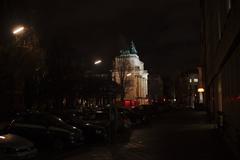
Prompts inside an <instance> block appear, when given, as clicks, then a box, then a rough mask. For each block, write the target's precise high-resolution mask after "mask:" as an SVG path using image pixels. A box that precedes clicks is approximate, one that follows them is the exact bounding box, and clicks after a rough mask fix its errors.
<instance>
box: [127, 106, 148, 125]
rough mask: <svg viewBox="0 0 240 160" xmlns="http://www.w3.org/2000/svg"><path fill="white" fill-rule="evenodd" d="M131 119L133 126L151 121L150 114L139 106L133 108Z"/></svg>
mask: <svg viewBox="0 0 240 160" xmlns="http://www.w3.org/2000/svg"><path fill="white" fill-rule="evenodd" d="M129 117H130V120H131V122H132V124H133V126H139V125H144V124H148V123H149V118H150V117H149V115H148V114H147V113H146V112H145V111H144V110H143V109H142V108H140V107H139V106H138V107H134V108H132V109H131V114H130V116H129Z"/></svg>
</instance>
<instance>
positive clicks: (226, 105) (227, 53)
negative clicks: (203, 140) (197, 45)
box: [201, 0, 240, 153]
mask: <svg viewBox="0 0 240 160" xmlns="http://www.w3.org/2000/svg"><path fill="white" fill-rule="evenodd" d="M201 10H202V15H201V16H202V29H201V37H202V38H201V39H202V40H201V43H202V53H203V64H204V66H205V68H204V70H205V88H206V91H207V92H206V98H207V105H208V109H209V113H210V116H211V120H213V122H216V124H217V126H218V127H219V128H223V130H224V133H225V135H226V136H225V137H228V138H227V140H228V141H229V142H230V143H229V144H232V148H234V150H235V151H237V152H235V153H239V151H240V147H239V144H240V132H239V130H240V85H239V81H240V72H239V70H240V54H239V53H240V21H239V19H240V1H238V0H221V1H217V0H215V1H209V0H202V1H201Z"/></svg>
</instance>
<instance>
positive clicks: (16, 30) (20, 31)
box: [12, 26, 25, 35]
mask: <svg viewBox="0 0 240 160" xmlns="http://www.w3.org/2000/svg"><path fill="white" fill-rule="evenodd" d="M24 30H25V27H24V26H18V27H16V28H14V29H13V31H12V33H13V34H14V35H18V34H21V33H23V32H24Z"/></svg>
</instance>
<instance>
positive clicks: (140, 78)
mask: <svg viewBox="0 0 240 160" xmlns="http://www.w3.org/2000/svg"><path fill="white" fill-rule="evenodd" d="M120 53H121V54H120V55H119V56H117V57H115V60H114V62H113V70H112V78H113V81H115V82H116V83H118V84H119V85H120V86H121V87H122V88H124V89H123V90H124V96H123V97H121V95H120V96H119V97H118V100H119V101H120V100H124V101H135V102H136V103H137V104H139V105H141V104H148V71H147V70H144V63H143V62H142V61H140V59H139V56H138V55H137V51H136V49H135V46H134V44H133V42H132V43H131V47H130V48H129V49H125V50H121V51H120Z"/></svg>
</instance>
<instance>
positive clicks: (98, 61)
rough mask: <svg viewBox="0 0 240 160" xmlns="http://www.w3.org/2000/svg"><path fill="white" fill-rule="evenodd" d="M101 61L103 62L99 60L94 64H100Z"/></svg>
mask: <svg viewBox="0 0 240 160" xmlns="http://www.w3.org/2000/svg"><path fill="white" fill-rule="evenodd" d="M100 63H102V60H97V61H95V62H94V64H100Z"/></svg>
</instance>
